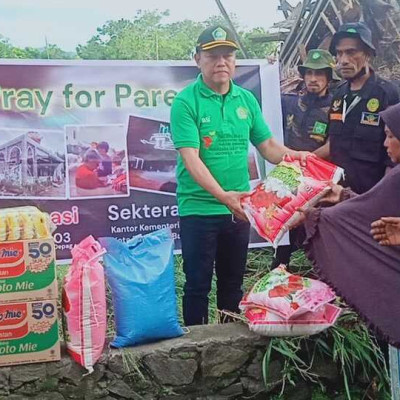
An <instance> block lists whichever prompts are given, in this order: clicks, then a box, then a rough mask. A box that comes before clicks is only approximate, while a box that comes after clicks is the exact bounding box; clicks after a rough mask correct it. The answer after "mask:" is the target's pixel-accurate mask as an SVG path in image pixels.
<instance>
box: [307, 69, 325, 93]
mask: <svg viewBox="0 0 400 400" xmlns="http://www.w3.org/2000/svg"><path fill="white" fill-rule="evenodd" d="M304 82H305V84H306V89H307V92H308V93H313V94H317V95H324V94H325V92H326V88H327V86H328V83H329V79H328V72H327V71H326V70H323V69H319V70H318V69H306V72H305V74H304Z"/></svg>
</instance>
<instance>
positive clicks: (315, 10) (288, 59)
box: [253, 0, 400, 79]
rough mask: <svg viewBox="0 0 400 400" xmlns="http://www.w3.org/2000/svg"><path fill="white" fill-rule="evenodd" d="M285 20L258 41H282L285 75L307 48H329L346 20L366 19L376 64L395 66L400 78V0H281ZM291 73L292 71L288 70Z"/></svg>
mask: <svg viewBox="0 0 400 400" xmlns="http://www.w3.org/2000/svg"><path fill="white" fill-rule="evenodd" d="M279 9H280V10H281V11H282V12H283V14H284V16H285V20H284V21H282V22H279V23H277V24H275V25H274V26H273V27H272V32H271V33H268V34H266V35H260V36H254V37H253V40H254V41H256V42H270V41H280V42H282V46H281V49H280V62H281V65H282V72H283V74H284V75H287V74H289V72H290V71H291V70H293V68H295V67H296V66H297V65H299V64H300V63H301V61H302V60H303V59H304V57H305V54H306V52H307V51H308V50H310V49H314V48H324V49H328V48H329V44H330V41H331V38H332V35H333V34H334V33H335V32H336V30H337V29H338V27H339V26H340V25H341V24H343V23H346V22H357V21H364V22H365V23H366V24H367V25H368V26H369V27H370V29H371V30H372V33H373V39H374V44H375V46H376V48H377V58H376V61H375V62H376V67H377V68H388V69H390V70H392V69H394V74H395V75H397V72H396V71H397V69H398V73H399V76H395V77H396V78H397V79H400V68H399V65H400V0H303V1H301V2H299V3H298V4H297V5H296V6H294V5H292V4H290V2H289V1H287V0H280V6H279ZM289 75H290V74H289Z"/></svg>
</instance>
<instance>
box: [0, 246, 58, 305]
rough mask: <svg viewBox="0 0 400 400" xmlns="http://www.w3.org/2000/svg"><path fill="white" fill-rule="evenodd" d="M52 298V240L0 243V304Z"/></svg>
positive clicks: (55, 295) (53, 249)
mask: <svg viewBox="0 0 400 400" xmlns="http://www.w3.org/2000/svg"><path fill="white" fill-rule="evenodd" d="M55 298H57V280H56V271H55V248H54V241H53V239H41V240H19V241H15V242H0V304H4V303H9V302H16V301H36V300H46V299H55Z"/></svg>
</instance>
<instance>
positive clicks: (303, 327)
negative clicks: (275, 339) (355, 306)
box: [245, 304, 341, 336]
mask: <svg viewBox="0 0 400 400" xmlns="http://www.w3.org/2000/svg"><path fill="white" fill-rule="evenodd" d="M340 311H341V309H340V308H339V307H337V306H335V305H333V304H325V305H324V306H322V307H321V308H320V309H319V310H318V311H315V312H307V313H305V314H302V315H300V316H299V317H297V318H292V319H290V320H287V319H284V318H282V317H280V316H279V315H276V314H274V313H273V312H271V311H269V310H267V309H266V308H262V307H249V308H248V309H246V312H245V317H246V319H247V323H248V325H249V329H250V330H251V331H253V332H256V333H258V334H259V335H263V336H308V335H315V334H317V333H320V332H322V331H323V330H325V329H327V328H329V327H331V326H332V325H333V324H334V323H335V322H336V320H337V318H338V317H339V315H340Z"/></svg>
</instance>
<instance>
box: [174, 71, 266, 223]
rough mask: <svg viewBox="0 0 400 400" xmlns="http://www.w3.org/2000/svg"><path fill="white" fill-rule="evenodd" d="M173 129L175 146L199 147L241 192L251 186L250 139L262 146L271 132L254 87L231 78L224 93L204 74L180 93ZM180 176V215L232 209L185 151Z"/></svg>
mask: <svg viewBox="0 0 400 400" xmlns="http://www.w3.org/2000/svg"><path fill="white" fill-rule="evenodd" d="M171 132H172V140H173V142H174V145H175V148H176V149H180V148H183V147H191V148H195V149H199V154H200V158H201V159H202V161H203V162H204V164H205V165H206V166H207V168H208V169H209V171H210V172H211V174H212V175H213V177H214V178H215V179H216V181H217V182H218V183H219V184H220V185H221V187H222V188H223V189H224V190H226V191H228V190H235V191H238V192H246V191H248V190H249V189H250V186H249V180H250V177H249V169H248V152H249V142H251V143H252V144H253V145H254V146H257V145H259V144H260V143H261V142H263V141H264V140H266V139H269V138H271V137H272V134H271V131H270V129H269V127H268V125H267V124H266V123H265V121H264V118H263V115H262V113H261V109H260V106H259V104H258V102H257V100H256V98H255V97H254V95H253V94H252V93H251V92H250V91H248V90H245V89H243V88H241V87H239V86H237V85H235V84H234V83H233V82H231V87H230V90H229V92H228V93H227V94H226V95H224V96H223V95H220V94H218V93H216V92H214V91H213V90H212V89H210V88H209V87H208V86H207V85H206V84H205V83H204V81H203V78H202V75H201V74H200V75H199V76H198V78H197V80H196V81H195V82H193V83H192V84H190V85H189V86H187V87H186V88H185V89H183V90H182V91H181V92H180V93H179V94H178V95H177V96H176V97H175V99H174V102H173V104H172V109H171ZM177 182H178V187H177V198H178V208H179V215H180V216H186V215H218V214H230V211H229V209H228V208H227V207H226V206H225V205H223V204H222V203H220V202H219V201H218V200H217V199H216V198H215V197H214V196H212V195H211V194H210V193H209V192H207V191H206V190H204V189H203V188H202V187H201V186H200V185H198V184H197V183H196V182H195V180H194V179H193V178H192V176H191V175H190V174H189V172H188V170H187V169H186V168H185V166H184V164H183V161H182V158H181V156H180V155H178V162H177Z"/></svg>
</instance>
